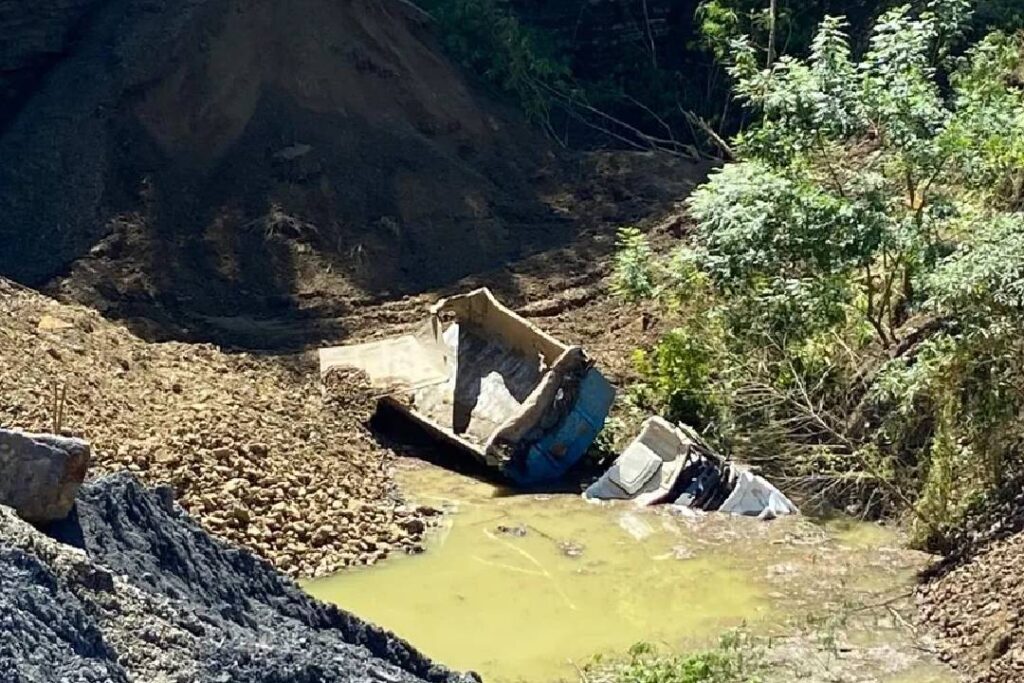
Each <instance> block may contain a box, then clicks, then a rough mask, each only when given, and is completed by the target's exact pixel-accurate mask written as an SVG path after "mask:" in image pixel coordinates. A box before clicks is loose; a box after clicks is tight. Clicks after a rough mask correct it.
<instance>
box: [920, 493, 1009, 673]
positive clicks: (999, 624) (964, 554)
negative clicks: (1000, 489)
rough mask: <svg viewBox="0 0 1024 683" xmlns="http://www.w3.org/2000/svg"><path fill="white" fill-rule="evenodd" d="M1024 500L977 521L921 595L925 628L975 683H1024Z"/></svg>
mask: <svg viewBox="0 0 1024 683" xmlns="http://www.w3.org/2000/svg"><path fill="white" fill-rule="evenodd" d="M1022 529H1024V493H1021V492H1020V488H1019V486H1018V487H1016V490H1015V492H1013V493H1011V494H1010V495H1008V496H1006V498H1005V499H1004V500H1002V501H1000V502H998V503H996V502H994V501H993V502H992V503H991V504H990V505H989V506H988V509H987V510H986V511H985V513H984V514H981V515H979V516H978V517H977V518H976V519H973V520H972V521H971V522H970V523H969V524H968V528H967V529H965V530H964V534H963V538H961V539H960V543H961V548H960V552H959V554H958V555H956V556H953V557H951V558H949V559H948V560H946V561H945V562H944V563H942V564H940V565H938V566H936V567H934V568H933V569H932V570H931V571H930V572H929V573H928V575H927V576H926V577H925V582H924V583H923V584H922V586H921V587H920V589H919V590H918V596H917V598H918V607H919V612H920V617H921V621H922V622H923V624H924V625H925V626H926V627H927V628H928V630H929V631H930V632H931V633H933V634H934V635H935V636H936V637H937V639H938V642H939V645H940V647H941V651H942V655H943V658H944V659H945V660H946V661H948V662H949V663H950V665H951V666H953V667H954V668H956V669H957V670H958V671H959V672H960V673H961V675H962V677H963V678H964V680H967V681H971V683H1017V682H1018V681H1022V680H1024V531H1022Z"/></svg>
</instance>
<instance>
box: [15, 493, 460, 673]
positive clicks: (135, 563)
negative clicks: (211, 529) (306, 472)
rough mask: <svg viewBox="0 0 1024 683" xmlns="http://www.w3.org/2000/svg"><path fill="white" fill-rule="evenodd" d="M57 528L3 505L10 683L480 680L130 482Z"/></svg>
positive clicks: (94, 496)
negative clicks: (436, 660)
mask: <svg viewBox="0 0 1024 683" xmlns="http://www.w3.org/2000/svg"><path fill="white" fill-rule="evenodd" d="M47 531H48V534H49V536H47V535H44V534H43V533H42V532H40V531H38V530H37V529H35V528H33V527H31V526H29V525H28V524H26V523H24V522H22V521H21V520H19V519H18V518H17V517H15V515H14V514H13V512H12V511H11V510H10V509H9V508H3V507H0V671H3V680H4V681H7V682H9V683H36V682H42V681H58V680H59V681H67V682H69V683H77V682H79V681H82V682H86V681H88V682H93V681H95V682H96V683H108V682H114V683H120V682H125V683H127V682H128V681H135V680H138V681H168V682H170V681H174V682H181V683H184V682H190V681H204V682H215V681H224V682H227V681H231V682H233V683H235V682H238V683H243V682H252V683H271V682H273V683H285V682H287V683H307V682H308V683H320V682H323V681H385V682H388V683H399V682H405V681H408V682H413V681H432V682H436V683H441V682H446V681H451V682H452V683H454V682H456V681H469V680H472V677H470V676H465V677H464V676H458V675H456V674H454V673H452V672H450V671H448V670H446V669H444V668H443V667H440V666H438V665H435V664H433V663H432V662H430V661H429V660H427V659H426V658H425V657H424V656H423V655H421V654H420V653H419V652H417V651H416V650H414V649H413V648H412V647H411V646H410V645H409V644H408V643H406V642H404V641H402V640H400V639H398V638H397V637H395V636H393V635H391V634H389V633H386V632H384V631H382V630H380V629H378V628H376V627H373V626H370V625H368V624H366V623H364V622H362V621H360V620H359V619H357V618H355V617H354V616H352V615H350V614H348V613H346V612H343V611H341V610H339V609H337V608H334V607H330V606H328V605H325V604H322V603H319V602H317V601H315V600H313V599H312V598H310V597H309V596H307V595H306V594H304V593H303V592H302V591H301V590H299V588H298V587H297V586H296V585H295V584H293V583H292V582H291V581H290V580H288V579H286V578H284V577H282V576H281V575H280V574H277V573H276V572H275V571H274V570H273V568H272V567H271V566H270V565H269V564H267V563H266V562H263V561H261V560H259V559H257V558H255V557H254V556H252V555H251V554H249V553H248V552H246V551H244V550H239V549H235V548H231V547H229V546H227V545H225V544H224V543H222V542H220V541H217V540H214V539H213V538H212V537H211V536H209V535H208V534H207V533H206V532H204V531H203V530H202V529H200V528H199V527H198V526H197V525H196V524H194V523H193V522H192V521H191V520H190V519H189V518H188V516H187V515H186V514H185V513H184V512H183V511H182V510H181V508H179V507H177V506H176V505H175V504H174V503H173V499H172V497H171V492H170V490H169V489H158V490H156V491H153V492H150V491H147V490H145V489H143V488H142V487H141V485H140V484H139V483H138V482H137V481H136V480H135V479H134V478H132V477H131V476H129V475H127V474H121V475H114V476H109V477H104V478H102V479H99V480H97V481H94V482H92V483H88V484H86V485H85V486H84V487H83V488H82V490H81V491H80V494H79V497H78V501H77V504H76V511H74V512H73V513H72V515H71V517H70V518H69V519H68V520H65V521H63V522H59V523H57V524H55V525H54V526H52V527H51V528H50V529H48V530H47Z"/></svg>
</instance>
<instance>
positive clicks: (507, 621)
mask: <svg viewBox="0 0 1024 683" xmlns="http://www.w3.org/2000/svg"><path fill="white" fill-rule="evenodd" d="M401 479H402V481H403V484H404V488H405V490H406V492H407V493H408V495H409V496H410V497H411V498H413V499H416V500H418V501H420V502H424V503H429V504H433V505H437V506H442V507H447V508H449V509H451V510H452V511H453V513H454V514H451V515H449V516H447V517H446V523H445V528H444V529H442V530H440V531H439V532H438V533H437V535H436V536H435V538H434V540H433V543H432V547H431V548H430V549H428V552H426V553H425V554H423V555H420V556H416V557H404V558H395V559H392V560H389V561H387V562H385V563H383V564H382V565H380V566H377V567H373V568H369V569H364V570H358V571H353V572H348V573H345V574H342V575H339V576H335V577H331V578H328V579H323V580H319V581H315V582H312V583H310V584H308V585H307V586H306V589H307V590H308V591H309V592H310V593H312V594H313V595H315V596H317V597H319V598H321V599H324V600H328V601H331V602H335V603H337V604H339V605H341V606H342V607H344V608H345V609H348V610H350V611H352V612H354V613H356V614H358V615H360V616H362V617H364V618H366V619H369V620H371V621H373V622H375V623H377V624H380V625H381V626H384V627H386V628H389V629H391V630H394V631H395V632H397V633H398V634H399V635H401V636H403V637H405V638H407V639H408V640H410V641H411V642H412V643H414V644H415V645H416V647H418V648H419V649H421V650H422V651H424V652H425V653H426V654H428V655H429V656H431V657H433V658H436V659H437V660H439V661H441V662H443V663H445V664H447V665H449V666H451V667H454V668H457V669H472V670H475V671H478V672H480V673H481V674H482V675H483V676H484V679H485V680H487V681H494V682H498V683H503V682H509V681H531V682H532V681H554V680H576V679H577V676H576V673H575V671H576V670H575V668H574V663H575V664H578V665H582V664H584V663H585V662H586V661H588V660H589V659H590V658H592V657H593V656H594V655H596V654H600V653H607V654H616V653H618V654H621V653H622V652H624V651H625V650H626V649H628V648H629V647H630V646H631V645H632V644H634V643H636V642H639V641H646V642H657V643H661V644H663V645H666V646H668V647H670V648H673V649H684V648H693V647H702V646H705V645H708V644H710V643H712V642H713V641H714V639H716V638H717V637H718V635H719V634H720V633H721V632H722V631H723V630H725V629H727V628H730V627H734V626H738V625H740V624H743V623H749V624H751V626H752V628H755V629H759V630H762V631H771V630H772V629H776V628H779V627H780V626H781V624H782V622H783V621H784V620H785V619H786V618H787V617H788V616H789V614H790V613H799V612H800V611H801V610H803V611H807V610H813V609H817V608H820V607H821V606H822V605H823V604H825V603H834V602H835V601H836V600H837V599H838V598H840V597H842V596H840V594H839V592H840V591H841V592H842V593H843V594H844V595H845V597H844V598H843V599H849V598H853V597H856V595H857V594H858V592H859V591H865V592H872V591H876V590H878V586H879V585H882V586H888V587H890V588H891V587H893V586H895V587H897V588H899V587H900V586H901V585H906V583H907V582H908V581H909V577H910V576H911V574H912V572H913V570H914V568H915V567H913V566H910V565H911V564H913V562H910V563H909V564H908V562H907V561H906V560H905V558H902V555H901V556H900V558H899V559H896V558H895V557H885V556H884V553H880V550H879V548H880V547H882V546H885V545H891V546H893V547H896V546H897V543H896V540H897V539H896V538H895V537H894V536H893V534H892V533H891V532H889V531H887V530H885V529H880V528H878V527H875V526H872V525H866V526H865V528H858V527H857V526H856V525H854V526H850V525H843V526H842V528H839V527H837V528H836V529H834V530H826V529H823V528H821V527H818V526H815V525H813V524H811V523H810V522H808V521H806V520H798V519H793V520H779V521H777V522H774V523H768V524H766V523H761V522H757V521H756V520H750V519H734V518H730V517H727V516H724V515H709V516H706V517H704V518H700V519H687V518H683V519H680V518H676V517H673V516H671V515H668V514H664V513H662V512H658V511H654V510H643V511H638V510H635V509H633V508H631V507H630V506H629V505H625V504H617V505H592V504H588V503H586V502H584V501H583V500H581V499H580V498H579V497H578V496H573V495H557V496H534V495H522V496H511V497H500V496H499V495H498V492H497V491H496V490H495V489H494V488H493V487H492V486H490V485H488V484H485V483H481V482H478V481H475V480H473V479H468V478H465V477H462V476H460V475H456V474H452V473H450V472H446V471H443V470H439V469H436V468H433V467H423V466H417V467H415V468H414V469H412V470H409V471H404V472H402V476H401ZM867 527H870V528H867ZM893 552H895V551H893ZM869 558H871V561H870V562H869ZM935 680H937V679H935ZM900 683H916V679H913V678H911V679H900ZM921 683H933V679H931V678H922V679H921Z"/></svg>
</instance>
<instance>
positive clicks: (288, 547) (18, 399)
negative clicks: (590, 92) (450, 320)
mask: <svg viewBox="0 0 1024 683" xmlns="http://www.w3.org/2000/svg"><path fill="white" fill-rule="evenodd" d="M651 161H654V162H656V161H657V160H656V159H655V160H651V159H650V157H647V156H646V155H640V156H633V155H625V156H624V157H620V158H616V157H612V156H604V157H597V158H595V159H594V160H593V161H592V162H591V163H592V165H593V166H594V167H595V168H598V169H601V172H602V174H603V177H604V178H608V179H610V180H606V181H604V182H605V185H604V186H611V187H620V188H621V187H623V186H624V185H626V184H627V183H629V182H632V183H634V184H637V183H639V184H640V185H641V187H642V182H641V181H642V180H643V179H645V178H648V177H649V176H648V175H647V174H646V173H645V172H644V171H643V166H644V165H645V164H648V163H650V162H651ZM652 166H653V167H654V168H658V169H659V170H661V169H664V166H659V165H658V164H657V163H654V164H652ZM684 171H685V169H684ZM623 178H625V180H623ZM694 182H696V180H695V173H694V172H693V171H688V172H684V173H681V174H679V175H677V176H676V178H675V179H674V180H659V183H660V184H661V185H660V187H659V189H658V190H657V192H659V193H661V197H662V201H661V203H660V204H659V203H658V202H654V203H653V205H654V206H661V207H663V209H664V210H669V209H670V208H671V204H672V203H671V202H670V201H668V196H669V192H670V191H675V192H677V193H678V195H677V196H682V195H685V194H686V192H687V191H688V188H689V187H690V186H691V185H692V184H693V183H694ZM574 201H577V202H578V206H582V207H586V208H588V209H589V213H588V214H586V215H588V216H591V220H592V221H593V223H594V224H595V226H596V227H594V228H593V229H590V230H587V231H584V232H583V233H582V234H581V235H580V236H579V237H578V238H577V240H575V241H574V243H573V244H572V245H569V246H567V247H565V248H561V249H557V250H553V251H549V252H545V253H542V254H538V255H536V256H533V257H530V258H527V259H524V260H522V261H520V262H518V263H515V264H512V265H510V266H508V267H506V268H502V269H499V270H496V271H492V272H489V273H486V274H483V275H481V276H477V277H474V278H470V279H467V280H464V281H461V282H459V283H457V284H455V285H452V286H451V287H449V288H446V289H443V290H440V291H434V292H428V293H424V294H420V295H417V296H413V297H407V298H404V299H395V300H390V301H381V302H376V303H375V302H373V301H372V300H367V299H366V298H365V297H361V298H360V297H356V298H351V299H343V298H342V295H341V292H338V293H337V300H338V301H339V302H343V303H344V305H345V306H347V307H348V309H349V310H350V311H351V312H350V313H348V314H347V315H345V316H342V317H339V318H329V319H326V320H320V321H317V325H319V327H318V328H317V329H319V330H320V331H321V332H322V333H326V330H327V329H328V328H330V327H331V326H337V327H344V328H349V329H352V330H355V331H357V332H356V333H354V334H353V335H351V336H337V337H333V338H331V339H330V341H331V342H335V343H337V342H343V341H346V340H351V339H359V338H366V337H375V336H382V335H388V334H394V333H396V332H398V331H401V330H403V329H405V328H407V327H409V326H412V325H416V324H418V323H419V322H420V321H421V320H422V319H423V317H424V316H425V314H426V309H427V305H428V304H429V302H431V301H433V300H435V299H436V298H438V297H439V296H441V295H444V294H446V293H450V292H454V291H459V290H462V289H465V288H468V287H473V286H479V285H483V284H485V285H488V286H490V287H492V289H493V290H494V291H495V292H496V293H497V294H498V296H499V297H500V298H502V299H503V300H504V301H506V302H508V303H509V304H510V305H512V306H514V307H518V308H520V309H521V310H522V311H523V313H524V314H525V315H529V316H531V317H533V318H536V319H537V321H538V322H539V324H540V325H541V326H542V327H543V328H545V329H546V330H548V331H549V332H551V333H553V334H555V335H556V336H558V337H560V338H561V339H563V340H564V341H566V342H570V343H579V344H583V345H584V346H585V347H586V348H587V349H588V351H590V352H591V354H592V355H593V356H594V357H595V358H596V359H597V361H598V363H599V364H601V366H602V367H603V368H604V369H605V371H606V372H607V373H608V374H609V376H610V377H611V378H612V379H613V380H616V379H622V378H624V377H626V376H628V375H629V373H630V372H631V366H630V362H629V355H630V354H631V352H632V350H633V349H634V348H635V347H636V346H637V345H638V344H640V343H641V342H642V341H644V340H645V339H652V338H653V337H654V335H655V334H656V333H657V329H658V327H657V321H656V320H654V318H653V316H652V315H651V314H650V313H649V312H646V311H644V309H643V308H642V307H622V306H620V304H619V303H617V302H616V301H614V300H613V299H612V298H611V296H610V294H609V291H608V283H607V276H608V274H609V268H610V265H609V259H608V255H609V253H610V252H611V251H612V249H613V246H614V228H615V225H616V224H615V223H604V224H602V223H601V222H600V221H599V217H600V215H602V214H601V210H602V207H605V209H606V210H609V211H611V209H607V207H606V203H608V202H610V200H609V199H608V198H607V196H606V195H604V194H601V193H599V192H595V193H594V194H593V196H592V197H591V198H590V199H587V200H575V199H574ZM634 201H635V202H636V204H631V203H630V202H629V201H627V200H624V201H623V206H625V207H627V208H628V209H631V210H639V207H640V204H641V202H642V201H644V200H640V199H637V200H634ZM615 210H616V211H621V210H623V209H622V208H617V209H615ZM651 222H652V221H648V224H651ZM677 230H679V226H678V225H677V224H676V223H675V222H672V221H669V222H667V223H665V224H664V225H662V226H661V227H657V228H655V230H654V232H655V233H656V234H658V235H661V236H668V235H669V234H670V233H671V232H672V231H677ZM323 296H324V297H326V296H327V294H326V293H324V294H323ZM0 316H2V317H3V319H4V321H5V322H4V325H3V326H2V327H0V377H2V378H3V379H2V380H0V381H2V382H3V385H4V386H3V391H2V392H0V423H3V424H7V425H12V426H18V427H21V428H25V429H34V430H41V431H46V430H51V429H53V427H54V425H53V420H54V415H55V412H56V411H55V410H54V405H53V403H54V400H55V399H57V398H59V397H60V396H61V395H62V394H63V392H64V387H65V386H66V387H67V389H66V396H67V403H66V406H64V407H63V409H62V410H61V412H62V415H63V420H62V424H61V425H58V426H59V427H61V428H62V429H64V430H65V431H67V432H70V433H74V434H76V435H81V436H83V437H85V438H87V439H89V440H90V441H92V443H93V452H94V459H95V463H94V466H93V467H94V472H96V473H104V472H112V471H118V470H120V469H128V470H130V471H132V472H134V473H136V474H137V475H138V476H140V477H141V478H143V479H144V480H145V481H147V482H149V483H151V484H158V483H169V484H171V485H172V486H173V487H174V489H175V492H176V493H177V495H178V497H179V499H180V502H181V504H182V505H183V506H184V507H185V508H186V509H187V510H189V511H190V512H191V513H192V514H193V515H194V516H195V517H196V519H197V520H198V521H199V522H200V523H201V524H203V526H204V527H206V528H207V529H209V530H210V531H211V532H213V533H214V534H216V535H217V536H219V537H221V538H224V539H226V540H228V541H231V542H234V543H237V544H240V545H242V546H245V547H247V548H250V549H251V550H253V551H254V552H256V553H257V554H260V555H261V556H263V557H266V558H267V559H269V560H271V561H272V562H273V563H274V564H275V565H276V566H277V567H278V568H279V569H281V570H282V571H284V572H287V573H289V574H291V575H293V576H320V575H324V574H329V573H332V572H335V571H337V570H339V569H341V568H344V567H347V566H351V565H355V564H366V563H373V562H376V561H378V560H380V559H382V558H383V557H385V556H387V555H388V554H390V553H393V552H418V551H419V550H420V549H421V543H420V541H421V538H422V535H423V532H424V530H425V528H426V527H427V526H428V525H429V524H430V523H431V520H432V518H433V517H432V513H431V511H429V510H425V509H420V508H415V507H411V506H408V505H405V504H403V501H402V498H401V496H400V494H399V492H397V491H396V490H395V488H394V485H393V483H392V480H391V475H390V471H389V470H390V459H391V457H392V455H393V453H392V451H391V450H390V449H389V448H388V447H386V446H383V445H382V444H381V443H380V442H379V441H378V440H377V439H376V438H374V435H372V434H371V433H370V432H369V431H368V429H367V427H366V426H365V421H366V419H367V418H368V416H369V415H370V413H371V412H372V409H373V403H374V402H373V400H372V397H369V396H368V393H367V392H366V390H365V387H362V386H360V385H359V384H358V382H354V381H353V378H350V377H346V378H340V379H339V378H335V379H332V380H331V381H329V382H328V387H326V390H325V387H324V386H323V385H322V383H321V381H320V378H319V376H318V372H317V367H316V363H315V357H314V355H313V354H312V353H309V352H305V353H296V354H285V355H273V356H271V355H265V354H252V353H231V354H229V353H224V352H223V351H221V350H220V349H218V348H217V347H215V346H211V345H209V344H185V343H178V342H168V343H148V342H146V341H144V340H142V339H140V338H139V337H137V336H136V335H134V334H133V333H132V332H130V331H129V330H128V329H126V328H125V327H124V326H122V325H121V324H118V323H114V322H111V321H108V320H106V319H104V318H103V317H102V316H101V315H99V314H98V313H97V312H96V311H94V310H91V309H87V308H84V307H81V306H77V305H70V304H61V303H58V302H56V301H54V300H52V299H50V298H48V297H46V296H44V295H41V294H39V293H37V292H33V291H30V290H27V289H24V288H21V287H19V286H17V285H15V284H13V283H10V282H5V281H2V280H0ZM291 322H292V323H294V324H298V325H304V324H305V322H304V321H302V320H299V321H297V322H295V321H291ZM281 324H282V325H285V326H287V325H288V324H289V321H288V320H283V321H281ZM367 399H370V400H367Z"/></svg>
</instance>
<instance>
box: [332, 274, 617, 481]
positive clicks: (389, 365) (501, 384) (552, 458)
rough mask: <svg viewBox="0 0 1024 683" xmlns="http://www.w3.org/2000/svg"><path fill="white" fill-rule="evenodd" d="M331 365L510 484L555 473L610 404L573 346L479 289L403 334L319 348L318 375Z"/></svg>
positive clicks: (577, 453) (582, 447)
mask: <svg viewBox="0 0 1024 683" xmlns="http://www.w3.org/2000/svg"><path fill="white" fill-rule="evenodd" d="M341 368H348V369H354V370H357V371H360V372H362V373H365V374H366V377H367V379H368V381H369V383H370V385H371V386H372V387H374V388H375V389H379V390H380V391H381V392H382V396H381V401H383V402H386V403H388V404H390V405H391V406H392V407H394V408H396V409H397V410H398V411H400V412H401V413H403V414H405V415H406V416H408V417H409V418H410V419H411V420H413V421H415V422H417V423H418V424H420V425H421V426H423V427H424V428H425V429H426V430H427V431H428V432H429V433H431V434H433V435H434V436H435V437H437V438H438V439H439V440H441V441H442V442H444V443H446V444H448V445H450V446H452V447H454V448H456V449H459V450H461V451H463V452H465V453H466V454H468V455H469V456H471V457H473V458H475V459H476V460H478V461H479V462H481V463H483V464H484V465H486V466H488V467H490V468H492V469H493V470H495V471H496V472H498V473H500V474H501V475H502V476H503V477H505V478H507V479H509V480H511V481H512V482H514V483H516V484H519V485H529V484H535V483H539V482H544V481H551V480H555V479H558V478H560V477H561V476H563V475H564V474H565V473H566V472H567V471H568V470H569V468H570V467H572V466H573V465H574V464H575V463H576V462H578V461H579V460H580V459H581V458H582V457H583V455H584V454H585V453H586V451H587V449H588V448H589V446H590V444H591V443H592V442H593V440H594V438H595V437H596V436H597V435H598V433H599V432H600V431H601V429H602V428H603V427H604V422H605V418H606V417H607V415H608V411H609V410H610V409H611V405H612V402H613V401H614V398H615V390H614V389H613V388H612V386H611V384H609V382H608V380H607V379H605V378H604V376H603V375H602V374H601V373H600V372H599V371H598V370H597V369H596V368H595V367H594V364H593V361H592V360H591V359H590V358H589V357H588V356H587V354H586V353H585V352H584V351H583V349H582V348H580V347H578V346H568V345H565V344H563V343H561V342H560V341H558V340H556V339H555V338H554V337H552V336H550V335H548V334H546V333H544V332H543V331H541V330H540V329H539V328H537V327H536V326H535V325H533V324H531V323H530V322H528V321H527V320H525V319H523V318H522V317H520V316H518V315H516V314H515V313H514V312H513V311H511V310H510V309H508V308H506V307H505V306H503V305H502V304H501V303H499V302H498V301H497V299H495V298H494V296H493V295H492V294H491V292H490V291H489V290H487V289H486V288H481V289H477V290H474V291H472V292H469V293H467V294H462V295H458V296H453V297H449V298H447V299H442V300H441V301H439V302H437V303H436V304H435V305H434V306H432V307H431V308H430V315H429V317H428V319H427V320H426V321H425V323H424V324H423V325H422V326H421V327H420V328H419V329H418V330H417V331H415V332H413V333H411V334H407V335H403V336H400V337H394V338H389V339H384V340H381V341H375V342H369V343H364V344H354V345H348V346H341V347H335V348H327V349H322V350H321V351H320V372H321V375H323V376H326V375H327V374H328V373H330V372H333V371H335V370H336V369H341Z"/></svg>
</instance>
